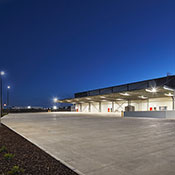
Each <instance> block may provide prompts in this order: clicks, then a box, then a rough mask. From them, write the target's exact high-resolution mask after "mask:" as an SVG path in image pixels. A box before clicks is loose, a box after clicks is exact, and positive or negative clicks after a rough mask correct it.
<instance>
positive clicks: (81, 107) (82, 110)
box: [80, 103, 83, 112]
mask: <svg viewBox="0 0 175 175" xmlns="http://www.w3.org/2000/svg"><path fill="white" fill-rule="evenodd" d="M80 112H83V110H82V103H80Z"/></svg>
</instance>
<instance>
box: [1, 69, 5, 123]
mask: <svg viewBox="0 0 175 175" xmlns="http://www.w3.org/2000/svg"><path fill="white" fill-rule="evenodd" d="M4 75H5V72H4V71H1V72H0V103H1V104H0V107H1V109H0V125H1V117H2V77H3V76H4Z"/></svg>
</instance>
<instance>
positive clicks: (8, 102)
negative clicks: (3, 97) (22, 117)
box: [7, 86, 10, 110]
mask: <svg viewBox="0 0 175 175" xmlns="http://www.w3.org/2000/svg"><path fill="white" fill-rule="evenodd" d="M9 91H10V86H7V110H9V104H10V100H9Z"/></svg>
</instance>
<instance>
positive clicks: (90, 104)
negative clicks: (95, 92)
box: [89, 103, 91, 112]
mask: <svg viewBox="0 0 175 175" xmlns="http://www.w3.org/2000/svg"><path fill="white" fill-rule="evenodd" d="M89 112H91V103H89Z"/></svg>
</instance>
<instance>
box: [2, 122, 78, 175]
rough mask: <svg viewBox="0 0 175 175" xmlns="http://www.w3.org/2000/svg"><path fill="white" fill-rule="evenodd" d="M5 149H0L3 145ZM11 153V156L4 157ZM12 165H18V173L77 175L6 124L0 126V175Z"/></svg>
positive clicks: (5, 172)
mask: <svg viewBox="0 0 175 175" xmlns="http://www.w3.org/2000/svg"><path fill="white" fill-rule="evenodd" d="M4 146H5V148H6V149H2V150H1V148H2V147H4ZM6 153H12V154H13V156H14V157H13V158H9V159H10V160H7V158H5V157H4V154H6ZM13 166H19V167H20V168H21V169H22V170H23V172H22V171H21V173H19V174H33V175H36V174H37V175H40V174H49V175H54V174H55V175H77V174H76V173H75V172H73V171H72V170H70V169H69V168H67V167H66V166H65V165H63V164H62V163H61V162H59V161H57V160H56V159H54V158H53V157H51V156H50V155H48V154H47V153H45V152H44V151H42V150H41V149H40V148H38V147H37V146H35V145H34V144H32V143H30V142H29V141H27V140H26V139H24V138H23V137H21V136H20V135H18V134H16V133H15V132H13V131H12V130H10V129H9V128H7V127H6V126H4V125H2V126H1V127H0V175H3V174H7V172H8V171H10V169H11V168H12V167H13Z"/></svg>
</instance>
